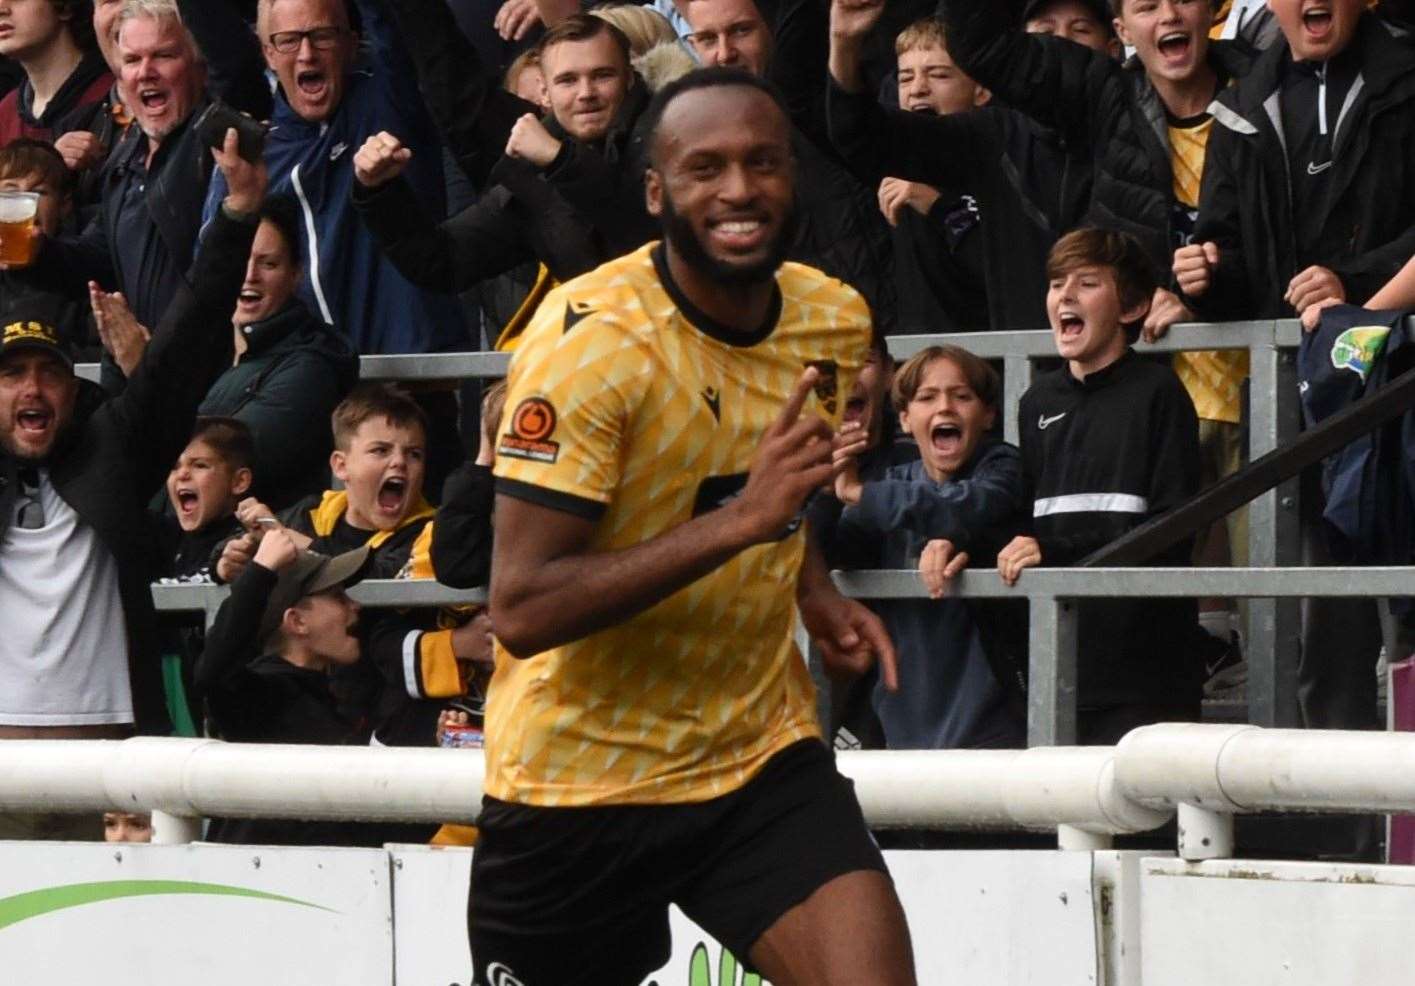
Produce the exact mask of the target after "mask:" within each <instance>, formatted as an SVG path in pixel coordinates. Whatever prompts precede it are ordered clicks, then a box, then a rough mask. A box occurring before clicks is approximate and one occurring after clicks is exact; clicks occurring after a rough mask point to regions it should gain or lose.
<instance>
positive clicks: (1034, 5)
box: [1022, 0, 1115, 34]
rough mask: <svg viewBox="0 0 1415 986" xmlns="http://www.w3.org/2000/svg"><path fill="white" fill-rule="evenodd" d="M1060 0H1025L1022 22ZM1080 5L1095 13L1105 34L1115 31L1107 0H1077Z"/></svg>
mask: <svg viewBox="0 0 1415 986" xmlns="http://www.w3.org/2000/svg"><path fill="white" fill-rule="evenodd" d="M1059 2H1060V0H1027V6H1026V7H1024V8H1023V9H1022V22H1023V23H1024V24H1025V23H1026V22H1027V21H1029V20H1031V19H1032V18H1033V17H1038V16H1040V15H1041V13H1042V12H1043V11H1044V10H1046V8H1048V7H1050V6H1051V5H1052V4H1054V3H1059ZM1077 2H1079V3H1080V4H1081V6H1083V7H1085V8H1086V9H1087V10H1089V11H1090V12H1091V13H1092V14H1094V15H1095V18H1096V20H1097V21H1098V22H1099V23H1100V25H1101V27H1103V28H1105V31H1106V33H1107V34H1114V33H1115V23H1114V20H1115V12H1114V11H1113V10H1111V6H1110V3H1109V0H1077Z"/></svg>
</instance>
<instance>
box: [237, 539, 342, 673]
mask: <svg viewBox="0 0 1415 986" xmlns="http://www.w3.org/2000/svg"><path fill="white" fill-rule="evenodd" d="M368 558H369V548H368V545H364V546H363V547H361V548H355V549H354V550H353V551H346V552H344V553H343V554H342V555H334V556H332V557H331V556H330V555H322V554H320V553H319V552H317V551H301V552H300V553H299V554H298V555H297V556H296V557H295V560H294V561H293V562H291V563H290V564H289V565H288V566H286V567H285V568H284V569H282V570H281V571H280V576H279V578H278V579H277V581H276V583H275V588H274V589H271V590H270V598H269V599H268V600H267V601H266V603H265V612H264V613H262V614H261V616H260V633H259V634H258V635H257V639H258V640H259V641H260V645H261V648H262V649H263V650H269V649H270V648H271V647H272V646H273V645H274V643H275V635H276V633H277V632H278V631H279V630H280V621H281V620H283V619H284V618H285V611H286V610H287V609H289V608H290V607H291V606H293V605H295V604H296V603H297V602H299V601H300V600H301V599H303V598H305V597H306V596H313V595H315V594H317V593H320V592H325V591H327V590H329V589H333V588H334V587H335V586H344V587H345V588H347V587H349V586H351V585H353V584H354V583H355V582H358V581H359V579H361V578H362V577H363V573H364V567H365V566H366V565H367V564H368Z"/></svg>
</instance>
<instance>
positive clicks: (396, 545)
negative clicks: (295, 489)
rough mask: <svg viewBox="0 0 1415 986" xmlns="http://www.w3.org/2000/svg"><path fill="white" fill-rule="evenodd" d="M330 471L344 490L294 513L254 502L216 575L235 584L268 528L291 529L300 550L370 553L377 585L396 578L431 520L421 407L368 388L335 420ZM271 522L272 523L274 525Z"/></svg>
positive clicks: (243, 507)
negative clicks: (243, 530) (380, 580)
mask: <svg viewBox="0 0 1415 986" xmlns="http://www.w3.org/2000/svg"><path fill="white" fill-rule="evenodd" d="M333 431H334V452H333V453H332V454H331V455H330V457H329V466H330V470H331V471H332V472H333V473H334V476H335V478H336V479H338V480H339V481H340V482H342V483H343V484H344V488H343V489H340V490H326V491H325V492H324V493H320V494H315V495H312V496H309V497H306V498H305V499H303V500H301V501H300V502H298V503H296V504H295V505H294V506H292V507H290V508H289V509H288V510H286V511H284V512H283V513H282V514H281V515H280V516H278V517H277V516H275V515H274V513H273V512H272V511H271V510H270V509H269V508H267V507H266V506H265V504H263V503H261V502H260V501H258V500H255V499H247V500H244V501H243V502H242V503H241V504H240V506H239V507H238V508H237V516H238V517H239V518H240V520H241V522H242V524H243V525H245V528H246V531H247V533H246V534H245V535H244V536H243V537H240V538H237V539H235V540H233V541H230V542H228V543H226V544H225V545H224V546H223V550H222V554H221V559H220V561H219V562H218V563H217V567H216V571H217V575H218V577H219V579H220V580H221V581H223V582H230V581H233V580H234V579H235V578H236V577H238V576H239V575H240V573H241V570H242V569H243V568H244V567H245V566H246V564H248V563H249V561H250V559H251V558H252V557H253V556H254V554H255V550H256V545H257V543H258V541H259V536H258V535H259V531H260V528H262V527H270V526H279V527H283V528H286V529H288V530H289V531H290V532H291V534H292V535H293V536H294V538H295V541H296V543H297V544H298V545H299V546H300V547H301V548H306V549H309V550H312V551H322V552H325V553H339V552H342V551H349V550H352V549H353V548H357V547H363V546H365V545H367V546H368V548H369V551H370V553H371V555H372V562H371V568H370V572H369V575H370V577H371V578H392V577H393V576H395V575H397V574H398V572H399V571H400V570H401V569H402V568H403V566H404V565H405V564H406V563H407V561H408V555H409V553H410V552H411V550H412V546H413V542H414V541H416V540H417V538H418V535H419V534H421V533H422V529H423V527H424V526H425V525H426V524H427V522H428V521H429V520H431V519H432V516H433V508H432V506H431V505H430V504H429V503H428V502H427V500H425V499H424V498H423V473H424V458H425V448H424V443H425V435H426V426H425V423H424V420H423V412H422V408H421V407H419V406H418V404H417V402H416V401H414V400H413V399H412V398H411V397H409V396H408V395H407V394H406V393H405V392H404V391H402V390H401V389H399V388H397V387H394V386H391V385H389V384H362V385H360V386H358V387H356V388H355V389H354V391H353V392H352V393H350V394H349V396H348V397H346V398H345V399H344V400H343V401H342V402H341V403H340V404H339V406H338V407H336V408H335V409H334V415H333ZM272 522H274V523H273V524H272Z"/></svg>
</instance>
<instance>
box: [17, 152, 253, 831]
mask: <svg viewBox="0 0 1415 986" xmlns="http://www.w3.org/2000/svg"><path fill="white" fill-rule="evenodd" d="M235 146H236V142H235V136H234V134H232V135H230V139H229V140H228V142H227V144H226V147H225V148H224V149H223V150H222V151H221V152H219V153H220V155H221V156H220V158H219V159H220V161H221V165H222V167H223V168H225V169H227V172H228V174H229V175H230V177H231V182H230V184H231V189H232V192H231V194H230V196H228V198H227V200H226V202H225V203H224V205H223V210H224V211H223V213H222V214H221V215H220V216H219V217H218V218H217V219H216V220H215V222H214V223H213V225H212V227H211V230H210V231H209V233H208V235H207V239H206V242H205V243H204V244H203V246H202V250H201V252H200V255H199V256H198V258H197V261H196V264H195V265H194V266H193V268H192V285H193V286H192V288H191V289H190V290H184V291H181V292H179V293H178V295H177V297H176V299H175V301H174V303H173V305H172V308H171V310H170V311H169V312H168V315H167V318H166V319H164V320H163V322H162V323H161V324H160V325H159V326H158V329H157V331H156V332H155V333H154V336H153V342H152V345H151V346H150V347H149V348H148V350H147V353H146V354H145V356H144V358H143V360H142V362H141V363H140V364H139V365H138V368H137V370H136V371H135V372H134V375H133V378H132V380H131V381H130V382H129V386H128V387H127V389H126V390H125V391H124V392H123V393H122V394H121V395H119V396H117V397H114V398H111V399H105V396H104V395H103V394H102V393H101V392H100V391H99V390H98V388H97V387H95V386H93V385H92V384H89V383H86V382H83V381H80V380H79V379H78V378H76V377H75V376H74V371H73V362H72V357H71V355H70V353H69V351H68V349H67V347H66V346H65V344H64V343H63V342H62V341H61V340H60V339H59V337H58V334H57V332H56V330H55V329H54V325H53V320H52V317H51V316H50V313H49V311H47V310H46V309H45V308H43V307H31V308H24V309H12V310H10V311H8V312H6V313H5V315H4V317H3V325H4V328H3V336H0V611H3V612H4V613H5V614H6V620H7V623H6V632H5V633H4V634H3V635H0V738H8V739H16V738H23V739H37V738H44V739H66V738H105V737H108V738H112V737H119V736H123V735H126V734H129V733H131V732H133V731H134V730H135V729H136V730H137V731H138V732H143V733H156V732H163V731H165V730H166V728H167V713H166V710H165V707H164V703H163V695H162V683H161V676H160V665H159V663H158V654H157V650H156V630H157V627H156V614H155V613H154V612H153V608H152V594H151V590H150V582H151V577H152V574H153V572H152V570H151V560H152V555H153V550H152V545H151V544H150V543H149V539H148V538H147V537H146V536H145V535H144V533H143V532H144V531H146V530H148V527H147V521H146V505H147V503H148V501H149V500H150V499H151V497H152V495H153V494H154V493H156V492H157V491H158V490H159V489H160V488H161V485H162V482H163V480H164V479H165V478H166V476H167V473H168V470H169V469H170V468H171V465H172V462H173V461H174V460H175V459H176V458H177V454H178V453H179V452H180V451H181V450H182V448H183V447H185V445H186V444H187V439H188V437H189V436H190V434H191V429H192V422H193V420H194V418H195V416H196V406H197V402H198V401H200V399H201V395H202V394H203V393H204V392H205V390H206V387H207V385H208V384H209V383H210V382H211V380H212V379H214V378H215V377H216V375H217V374H218V373H220V371H221V368H222V366H224V365H227V364H229V362H230V359H231V335H230V333H229V331H227V330H225V329H224V327H223V326H222V324H221V323H222V320H223V319H224V318H225V316H226V315H228V314H229V312H230V310H231V307H232V305H234V304H235V302H236V292H237V290H238V289H239V287H240V283H241V275H242V272H243V270H244V268H245V257H246V254H247V253H248V252H249V249H250V243H251V237H252V236H253V235H254V233H255V222H254V221H253V220H252V219H250V218H248V217H249V216H250V214H251V213H253V212H254V210H255V209H256V208H257V207H258V205H259V203H260V199H261V196H262V194H263V193H264V190H265V175H264V171H263V169H259V168H255V167H251V166H250V165H248V164H246V162H244V161H242V160H241V159H240V158H239V156H237V154H236V153H235ZM46 833H48V835H49V837H54V836H55V835H56V834H57V835H58V836H59V837H63V835H65V834H67V835H69V836H70V837H82V835H80V834H79V833H77V832H76V831H75V829H74V827H73V823H72V822H69V823H62V822H61V823H60V824H59V825H58V827H57V828H56V827H54V825H53V824H52V823H51V822H49V821H48V820H46V819H42V818H39V819H37V818H34V817H28V818H26V819H19V818H17V817H16V816H4V817H0V834H3V837H5V838H39V837H44V836H45V834H46ZM100 834H101V833H100V832H99V830H98V829H97V828H95V830H94V832H93V835H92V837H95V838H96V837H99V835H100Z"/></svg>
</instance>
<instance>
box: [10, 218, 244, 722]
mask: <svg viewBox="0 0 1415 986" xmlns="http://www.w3.org/2000/svg"><path fill="white" fill-rule="evenodd" d="M254 236H255V225H254V224H246V223H238V222H234V221H232V220H230V219H228V218H226V217H225V216H224V215H223V216H219V217H218V218H217V219H216V220H215V221H214V222H213V223H212V226H211V230H210V233H209V234H208V236H207V239H206V242H205V244H204V245H203V247H202V249H201V251H200V253H199V254H198V256H197V260H196V264H195V265H194V266H193V268H192V286H191V288H190V289H185V288H184V289H182V290H179V291H178V292H177V293H176V296H175V298H174V300H173V304H172V307H171V308H170V309H169V311H168V312H167V315H166V317H165V318H163V319H162V321H161V322H160V323H158V327H157V329H156V331H154V332H153V336H152V342H151V344H150V345H149V346H148V347H147V352H146V353H145V354H144V355H143V359H142V362H141V363H140V364H139V366H138V368H137V370H136V371H134V374H133V377H132V379H131V380H130V381H129V384H128V387H127V389H126V390H125V391H124V392H123V393H122V394H121V395H119V396H117V397H114V398H112V399H111V400H107V399H105V395H104V394H103V392H102V391H101V390H100V389H99V388H98V387H96V386H94V385H93V384H89V383H86V382H81V383H80V390H79V397H78V404H77V406H76V408H75V410H74V418H73V420H72V421H71V422H70V423H69V425H68V427H67V429H66V430H65V432H64V434H63V436H62V437H61V439H60V442H59V444H58V445H57V446H56V447H55V449H54V451H53V452H52V453H51V455H50V459H49V469H50V478H51V480H52V482H53V483H54V486H55V488H56V489H57V490H58V491H59V495H60V496H62V497H63V498H64V501H65V502H66V503H68V504H69V505H70V506H71V507H73V509H74V511H75V512H76V513H77V514H78V515H79V517H80V518H81V519H82V520H83V522H84V523H86V524H88V525H89V526H90V527H92V528H93V529H94V531H96V532H97V534H98V537H99V540H100V542H101V543H102V544H103V546H104V547H106V548H107V549H108V550H109V551H110V552H112V554H113V557H114V559H116V561H117V563H118V581H119V587H118V588H119V593H120V595H121V597H122V601H123V613H124V616H125V618H126V622H127V631H128V655H129V676H130V679H131V683H132V691H133V710H134V714H135V716H136V718H137V727H138V730H139V731H140V732H144V733H158V732H165V731H166V729H167V728H168V722H167V712H166V708H165V706H164V703H163V696H162V678H161V669H160V666H159V664H158V655H157V648H156V639H155V635H156V629H157V627H156V614H155V613H154V611H153V606H152V593H151V590H150V585H151V582H152V577H153V575H154V573H155V571H156V566H157V558H156V554H157V551H156V545H155V543H154V540H153V538H152V537H151V536H149V533H148V532H149V531H150V528H149V526H148V524H147V504H148V502H149V501H150V500H151V499H152V496H153V494H154V493H156V492H157V490H158V489H160V488H161V486H162V483H163V481H164V480H165V479H166V478H167V474H168V472H169V471H170V470H171V468H172V463H173V462H174V461H175V460H176V458H177V456H178V454H179V453H180V452H181V451H182V449H183V448H185V447H186V445H187V442H188V440H189V439H190V438H191V432H192V422H193V420H194V419H195V417H196V409H197V404H198V403H200V401H201V397H202V395H203V394H204V393H206V390H207V388H208V387H209V386H210V385H211V382H212V381H213V380H215V379H216V377H217V376H218V375H219V374H220V372H221V369H222V368H223V367H224V366H227V365H229V364H230V362H231V332H230V329H229V328H227V326H228V324H229V318H230V315H231V311H232V309H233V308H234V307H235V304H236V294H237V292H239V291H240V287H241V283H242V281H243V279H244V277H245V272H246V258H247V256H248V255H249V254H250V249H251V240H252V239H253V238H254ZM213 327H214V328H213ZM16 469H17V464H16V462H15V460H14V459H13V458H11V457H10V456H9V455H6V454H4V453H0V539H3V535H4V529H3V528H4V526H5V525H7V524H8V523H9V518H10V516H11V514H12V509H11V504H12V503H13V500H14V497H15V495H16V491H17V489H18V484H17V482H16V479H15V471H16ZM0 564H3V559H0ZM115 629H116V628H115Z"/></svg>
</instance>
